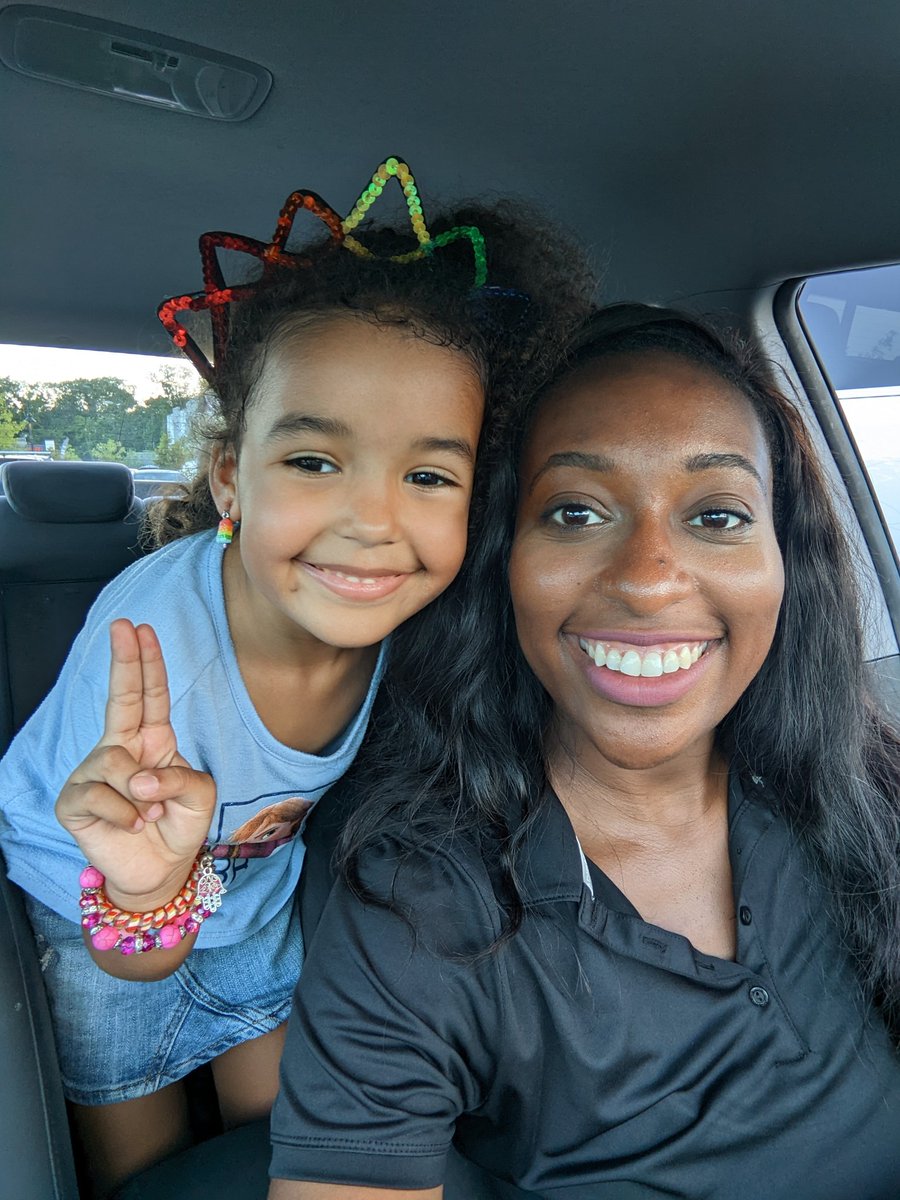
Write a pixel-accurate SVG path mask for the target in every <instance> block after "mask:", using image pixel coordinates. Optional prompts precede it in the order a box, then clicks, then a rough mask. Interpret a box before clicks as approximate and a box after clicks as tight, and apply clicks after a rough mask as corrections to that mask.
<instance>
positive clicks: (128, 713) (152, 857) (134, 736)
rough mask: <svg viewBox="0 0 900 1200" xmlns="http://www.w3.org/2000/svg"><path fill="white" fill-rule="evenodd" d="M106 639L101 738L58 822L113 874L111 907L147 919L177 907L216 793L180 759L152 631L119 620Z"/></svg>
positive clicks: (71, 784)
mask: <svg viewBox="0 0 900 1200" xmlns="http://www.w3.org/2000/svg"><path fill="white" fill-rule="evenodd" d="M109 636H110V647H111V650H112V663H111V666H110V672H109V700H108V702H107V705H106V720H105V725H104V730H103V736H102V737H101V738H100V741H99V742H98V743H97V745H96V747H95V748H94V749H93V750H92V751H91V753H90V754H89V755H88V757H87V758H86V759H85V760H84V762H83V763H81V765H80V766H79V767H77V768H76V769H75V770H74V771H73V772H72V774H71V775H70V776H69V779H68V780H67V782H66V784H65V786H64V787H63V790H62V792H60V795H59V799H58V800H57V802H56V815H57V818H58V819H59V821H60V823H61V824H62V825H63V826H64V827H65V828H66V829H67V830H68V831H69V832H70V833H71V834H72V836H73V837H74V838H75V840H76V841H77V842H78V845H79V846H80V847H81V849H82V850H83V852H84V855H85V857H86V858H87V860H88V862H90V863H93V865H94V866H95V867H97V868H98V870H100V871H102V872H103V874H104V875H105V876H106V883H105V885H104V887H105V891H106V894H107V895H108V896H109V899H110V900H111V901H112V903H113V904H115V905H116V906H117V907H118V908H123V909H129V910H131V911H136V912H145V911H147V910H148V909H152V908H156V907H158V906H159V905H161V904H165V903H167V902H168V901H169V900H171V899H172V897H173V896H174V895H175V894H176V893H177V892H178V891H179V890H180V889H181V887H182V885H183V884H184V882H185V880H186V879H187V877H188V875H189V874H190V870H191V866H192V864H193V862H194V858H195V857H196V854H197V851H198V849H199V848H200V846H201V845H202V843H203V842H204V841H205V840H206V837H207V834H208V832H209V826H210V821H211V820H212V814H213V809H214V808H215V803H216V785H215V783H214V782H213V780H212V778H211V776H209V775H206V774H204V773H202V772H200V771H194V770H192V768H191V767H190V765H189V764H188V763H187V762H186V761H185V760H184V759H183V758H182V757H181V755H180V754H179V753H178V747H177V744H176V739H175V732H174V730H173V729H172V726H171V723H170V712H169V707H170V706H169V685H168V680H167V678H166V667H165V663H164V662H163V656H162V650H161V648H160V645H159V640H158V639H157V636H156V634H155V632H154V631H153V629H152V628H151V627H150V626H149V625H138V626H137V628H135V627H134V625H132V623H131V622H130V621H127V620H124V619H123V620H118V621H113V623H112V625H111V626H110V630H109ZM107 957H108V956H107ZM116 957H118V956H116Z"/></svg>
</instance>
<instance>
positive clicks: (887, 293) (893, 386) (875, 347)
mask: <svg viewBox="0 0 900 1200" xmlns="http://www.w3.org/2000/svg"><path fill="white" fill-rule="evenodd" d="M798 307H799V310H800V316H801V318H802V320H803V323H804V325H805V326H806V329H807V332H808V334H809V337H810V340H811V341H812V343H813V345H814V346H815V349H816V352H817V353H818V355H819V358H820V360H821V362H822V363H823V365H824V367H825V370H826V373H827V375H828V378H829V380H830V381H831V386H832V388H833V389H834V393H835V396H836V397H837V401H838V403H839V405H840V408H841V411H842V412H843V415H844V419H845V421H846V423H847V426H848V428H849V430H850V432H851V433H852V435H853V438H854V441H855V442H856V445H857V447H858V449H859V453H860V456H861V457H862V460H863V462H864V464H865V467H866V470H867V472H868V474H869V478H870V480H871V482H872V487H873V488H874V490H875V494H876V496H877V498H878V502H879V504H880V505H881V511H882V512H883V513H884V518H885V522H886V524H887V528H888V533H889V534H890V536H891V538H892V540H893V543H894V546H895V547H900V264H898V265H896V266H888V267H873V268H871V269H869V270H865V271H845V272H842V273H839V274H834V275H819V276H817V277H815V278H812V279H809V280H807V282H806V283H805V284H804V286H803V288H802V290H801V292H800V296H799V300H798Z"/></svg>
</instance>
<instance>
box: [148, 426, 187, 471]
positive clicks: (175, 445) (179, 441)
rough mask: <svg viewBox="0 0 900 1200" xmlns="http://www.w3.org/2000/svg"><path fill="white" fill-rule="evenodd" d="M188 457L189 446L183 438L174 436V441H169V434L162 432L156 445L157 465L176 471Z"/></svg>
mask: <svg viewBox="0 0 900 1200" xmlns="http://www.w3.org/2000/svg"><path fill="white" fill-rule="evenodd" d="M190 457H191V447H190V446H189V444H188V442H187V441H186V440H185V438H176V439H175V441H174V442H170V441H169V435H168V434H167V433H165V432H164V433H163V435H162V437H161V438H160V439H159V442H158V443H157V446H156V463H157V466H160V467H167V468H169V469H170V470H173V471H178V470H180V468H181V467H183V466H184V464H185V463H186V462H187V460H188V459H189V458H190Z"/></svg>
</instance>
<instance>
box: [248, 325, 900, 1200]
mask: <svg viewBox="0 0 900 1200" xmlns="http://www.w3.org/2000/svg"><path fill="white" fill-rule="evenodd" d="M518 481H519V498H518V506H517V516H516V524H515V532H514V537H513V539H512V547H511V552H510V554H509V581H510V593H511V600H512V613H511V614H508V613H507V614H504V613H503V612H501V613H499V614H497V613H494V612H492V611H491V610H490V604H491V603H492V594H496V591H497V589H496V585H495V587H494V593H492V591H491V586H490V584H491V571H492V569H493V570H494V571H495V572H496V558H495V559H494V560H493V561H492V559H491V555H490V553H489V552H488V551H489V549H490V548H487V549H486V550H485V553H484V555H483V556H482V559H481V562H480V564H479V566H478V568H476V569H475V570H474V571H473V575H472V579H471V581H470V582H471V587H472V605H473V607H472V612H473V613H475V614H477V616H476V618H475V620H474V621H473V627H472V628H466V627H465V622H464V621H463V620H462V619H460V621H459V623H458V633H457V640H456V641H454V640H452V639H448V641H447V642H446V643H445V644H444V645H443V647H442V651H441V662H440V671H439V672H437V673H438V674H439V675H440V680H439V682H435V681H433V680H432V681H429V680H428V679H422V678H421V673H420V677H419V678H416V679H412V678H409V679H407V681H406V686H407V688H408V689H410V690H413V689H414V690H415V691H416V698H415V703H417V704H418V705H420V706H421V711H423V712H428V713H430V721H431V726H430V729H429V730H427V731H426V730H424V729H423V728H413V729H412V730H411V731H410V733H408V735H407V747H408V746H409V745H410V744H412V745H414V746H416V747H417V750H418V761H417V762H416V763H415V764H414V766H413V768H409V769H408V770H407V772H406V775H405V776H404V775H403V773H402V771H401V766H402V764H399V763H398V764H395V766H394V769H391V770H389V772H388V776H387V778H386V779H385V780H384V781H383V782H382V784H381V786H380V787H377V788H376V789H375V791H374V792H373V794H372V797H371V799H370V800H369V801H368V802H367V804H366V805H365V806H364V807H363V808H362V810H361V811H360V813H359V815H358V816H357V817H356V818H355V819H354V821H353V824H352V826H350V827H349V828H348V833H347V838H348V848H349V855H348V860H347V868H346V876H347V881H346V882H344V883H339V884H338V886H337V887H336V888H335V890H334V892H333V894H332V896H331V898H330V900H329V902H328V904H327V906H326V908H325V911H324V913H323V916H322V920H321V924H320V926H319V929H318V932H317V934H316V937H315V939H314V941H313V943H312V945H311V947H310V951H309V958H308V962H307V967H306V969H305V973H304V979H303V983H302V985H301V987H300V989H299V992H298V999H297V1009H296V1013H295V1017H294V1018H293V1024H292V1029H291V1032H290V1033H289V1035H288V1046H287V1050H286V1053H285V1057H284V1060H283V1075H282V1083H283V1087H282V1095H281V1098H280V1100H279V1102H278V1104H277V1106H276V1110H275V1114H274V1118H273V1138H274V1141H275V1157H274V1161H273V1168H272V1173H273V1175H274V1176H275V1178H276V1180H277V1181H278V1182H276V1183H275V1184H273V1188H272V1192H271V1196H272V1200H350V1198H351V1197H354V1198H356V1197H361V1196H366V1197H372V1198H373V1200H377V1198H380V1197H384V1198H386V1200H387V1198H393V1200H398V1198H403V1197H413V1196H416V1197H421V1198H423V1200H436V1198H439V1197H441V1196H442V1195H443V1187H442V1184H443V1181H444V1179H445V1170H446V1168H445V1161H446V1155H447V1150H448V1147H449V1145H450V1142H451V1140H452V1141H453V1142H454V1144H455V1145H456V1147H457V1148H458V1149H460V1150H461V1151H462V1152H463V1154H464V1155H465V1156H466V1157H467V1158H468V1159H470V1160H471V1161H473V1162H475V1163H477V1164H478V1165H480V1166H481V1167H482V1168H484V1169H485V1170H486V1171H488V1172H489V1173H490V1175H491V1176H493V1177H494V1178H495V1179H496V1180H497V1181H498V1183H497V1187H498V1189H499V1190H498V1192H497V1194H500V1195H514V1194H520V1193H517V1192H516V1191H515V1189H513V1190H512V1191H510V1190H508V1185H515V1186H517V1187H519V1188H524V1189H526V1191H527V1193H529V1194H536V1195H538V1196H541V1197H548V1198H549V1197H565V1198H566V1200H587V1198H591V1200H593V1198H595V1197H597V1198H599V1197H603V1198H607V1197H609V1198H625V1197H628V1198H635V1200H637V1198H639V1197H651V1196H680V1197H701V1196H702V1197H709V1198H716V1200H718V1198H721V1200H725V1198H728V1200H733V1198H735V1197H744V1196H751V1195H752V1196H756V1195H760V1194H761V1195H764V1196H766V1197H767V1200H768V1198H775V1200H778V1198H781V1197H785V1198H787V1197H790V1198H791V1200H804V1198H806V1197H809V1198H812V1197H815V1198H816V1200H847V1197H850V1196H859V1197H865V1198H866V1200H896V1197H897V1195H898V1194H900V1137H898V1132H900V1062H898V1058H897V1054H896V1047H897V1044H898V1042H900V969H898V958H900V866H898V861H900V854H898V851H900V815H898V814H900V805H898V792H900V788H898V782H900V752H898V741H897V737H896V735H895V733H893V732H892V731H891V730H890V728H889V727H888V725H887V723H886V721H885V719H884V718H883V717H882V716H881V715H880V714H879V712H878V711H877V709H876V707H875V706H874V704H873V702H872V701H871V699H870V698H869V697H868V694H867V691H866V687H865V679H864V668H863V652H862V639H861V635H860V632H859V621H858V617H857V615H856V614H857V608H856V598H855V593H854V587H853V578H852V572H851V569H850V558H849V552H848V549H847V547H846V544H845V542H844V539H843V536H842V533H841V530H840V526H839V524H838V522H837V520H836V518H835V515H834V512H833V509H832V506H831V504H830V501H829V499H828V494H827V490H826V488H825V485H824V482H823V478H822V474H821V468H820V467H819V466H818V464H817V462H816V458H815V454H814V452H813V450H812V447H811V444H810V441H809V438H808V436H807V434H806V432H805V430H804V428H803V425H802V422H801V420H800V418H799V416H798V415H797V413H796V411H795V409H794V408H793V407H792V406H791V405H790V404H789V403H788V401H786V400H785V399H784V398H783V397H782V396H780V395H779V394H778V392H777V391H776V390H775V389H774V387H773V386H772V384H771V382H770V380H769V378H768V375H767V373H766V372H765V370H764V369H763V368H762V367H761V366H760V365H759V363H758V362H757V361H755V359H754V357H753V355H752V354H751V353H750V352H749V351H747V350H745V349H742V348H741V347H739V346H737V345H733V344H732V343H731V342H729V341H726V340H724V339H722V338H720V337H718V336H717V335H715V334H714V333H712V332H710V331H708V330H706V329H704V328H703V327H702V326H700V325H698V324H696V323H695V322H694V321H692V320H690V319H689V318H687V317H685V316H682V315H679V314H677V313H673V312H667V311H664V310H658V309H648V308H644V307H642V306H621V307H619V308H614V309H612V310H608V311H607V312H606V313H604V314H601V315H600V316H599V317H598V318H597V319H595V321H594V322H593V323H592V325H591V326H590V327H589V328H588V329H587V330H586V331H585V333H584V334H583V335H582V337H581V339H580V341H579V342H578V343H577V344H576V346H575V348H574V350H573V353H572V355H571V358H570V361H569V364H568V366H567V368H566V371H565V373H564V374H563V375H562V377H561V378H558V379H557V380H556V381H555V382H554V383H553V384H552V385H551V386H550V387H549V388H548V389H546V390H545V391H544V393H543V394H542V396H541V397H540V398H539V402H538V404H537V406H536V409H535V411H534V412H533V414H532V417H531V420H530V423H529V425H528V428H527V432H526V435H525V437H524V441H523V444H522V447H521V452H520V455H519V472H518ZM496 484H497V494H496V497H495V502H498V501H500V500H501V499H502V493H503V489H504V486H506V485H505V484H504V478H503V473H502V471H501V470H498V475H497V480H496ZM493 553H494V554H495V555H496V554H499V553H500V549H499V547H497V546H495V547H494V550H493ZM496 603H499V604H500V605H501V606H502V599H501V600H500V601H499V602H496ZM479 604H480V605H482V606H483V607H482V610H481V611H479V609H478V605H479ZM495 617H496V619H497V620H498V621H499V623H500V626H501V629H502V631H503V637H502V639H501V641H500V644H499V645H498V644H497V637H496V633H495V629H496V626H494V625H493V624H492V622H493V620H494V618H495ZM513 618H514V625H515V630H516V631H517V635H518V639H519V643H520V646H521V656H522V657H520V656H519V654H518V652H517V651H516V649H515V647H514V645H513V641H514V635H513ZM476 628H477V633H476ZM463 642H466V643H467V651H466V653H468V655H469V658H468V659H467V660H466V659H465V655H464V652H463V650H462V649H461V645H462V643H463ZM457 651H459V653H457ZM523 657H524V660H525V661H524V662H523V660H522V659H523ZM457 659H459V660H460V661H461V665H460V667H459V668H457V666H456V662H457ZM526 662H527V666H526ZM445 665H446V668H447V670H446V672H445V671H444V668H445ZM473 667H474V668H476V669H475V670H474V673H473V678H472V681H471V682H470V684H469V686H468V690H466V688H465V686H464V685H465V682H466V674H464V672H468V671H469V670H470V669H471V668H473ZM529 668H530V669H529ZM448 675H449V678H448ZM507 679H508V680H511V683H512V700H511V704H510V699H509V687H508V685H506V686H505V683H506V680H507ZM429 690H430V696H429V695H427V694H426V693H429ZM440 697H443V699H441V698H440ZM394 700H395V703H394V718H393V719H395V720H397V721H401V720H408V717H409V712H411V711H412V706H411V705H410V706H409V709H408V710H405V709H404V706H403V704H402V700H403V697H402V695H401V694H400V693H398V691H397V689H396V688H395V691H394ZM429 700H430V703H427V701H429ZM510 709H511V711H510ZM428 733H430V734H431V735H432V737H433V739H434V740H429V737H428V736H426V734H428ZM441 736H442V737H443V739H444V745H446V747H447V749H446V751H445V753H444V756H443V758H441V757H440V744H441V743H440V740H439V739H440V737H441ZM387 744H389V745H391V744H399V742H398V741H397V740H396V739H394V740H393V741H392V740H391V739H387ZM407 753H408V750H407ZM457 779H461V780H462V787H459V786H457V784H456V780H457ZM391 817H393V825H391V824H390V823H389V821H390V819H391ZM386 828H393V829H394V830H395V833H394V835H393V836H392V837H391V836H388V835H387V834H386V833H384V832H383V831H384V830H385V829H386ZM379 830H381V831H382V832H381V833H379ZM295 1080H296V1081H298V1082H297V1083H296V1084H295ZM300 1180H307V1181H312V1180H318V1181H320V1182H318V1183H313V1182H305V1183H304V1182H297V1181H300ZM288 1181H293V1182H288ZM367 1188H369V1189H371V1190H368V1191H367V1190H366V1189H367Z"/></svg>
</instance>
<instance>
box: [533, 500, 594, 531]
mask: <svg viewBox="0 0 900 1200" xmlns="http://www.w3.org/2000/svg"><path fill="white" fill-rule="evenodd" d="M547 518H548V519H549V520H550V521H551V522H552V523H553V524H554V525H562V526H563V528H565V529H584V528H586V527H587V526H588V525H601V524H602V523H603V518H602V517H601V516H600V514H599V513H596V512H594V510H593V509H592V508H588V506H587V505H586V504H559V505H557V507H556V508H553V509H551V510H550V512H549V513H547Z"/></svg>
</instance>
